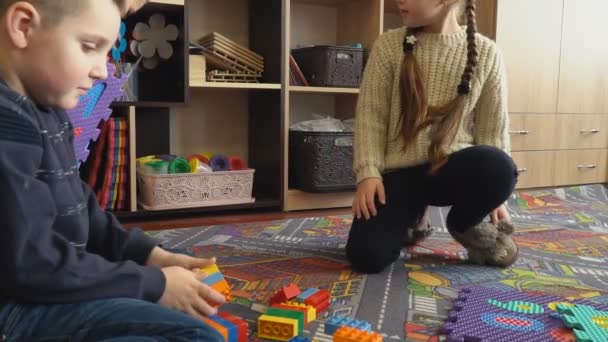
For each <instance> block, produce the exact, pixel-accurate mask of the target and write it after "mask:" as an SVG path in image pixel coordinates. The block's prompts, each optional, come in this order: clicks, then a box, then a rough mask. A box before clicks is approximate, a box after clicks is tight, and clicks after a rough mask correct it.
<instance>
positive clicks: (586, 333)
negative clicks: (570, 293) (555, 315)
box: [557, 304, 608, 342]
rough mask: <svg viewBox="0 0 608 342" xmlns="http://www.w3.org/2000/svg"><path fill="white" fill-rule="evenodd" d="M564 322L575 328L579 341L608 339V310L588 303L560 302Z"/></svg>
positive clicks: (560, 311) (589, 341)
mask: <svg viewBox="0 0 608 342" xmlns="http://www.w3.org/2000/svg"><path fill="white" fill-rule="evenodd" d="M557 311H558V312H559V313H560V315H561V316H562V320H563V321H564V324H565V325H566V326H568V327H569V328H572V329H574V336H576V341H577V342H594V341H608V311H600V310H597V309H596V308H594V307H592V306H588V305H580V304H579V305H564V304H558V305H557Z"/></svg>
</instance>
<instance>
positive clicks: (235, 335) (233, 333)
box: [209, 315, 239, 342]
mask: <svg viewBox="0 0 608 342" xmlns="http://www.w3.org/2000/svg"><path fill="white" fill-rule="evenodd" d="M209 319H211V320H212V321H214V322H216V323H219V324H221V325H222V326H223V327H225V328H226V329H228V341H226V342H238V341H239V328H238V327H237V326H236V325H234V323H232V322H229V321H227V320H225V319H223V318H222V317H220V316H217V315H215V316H211V317H209Z"/></svg>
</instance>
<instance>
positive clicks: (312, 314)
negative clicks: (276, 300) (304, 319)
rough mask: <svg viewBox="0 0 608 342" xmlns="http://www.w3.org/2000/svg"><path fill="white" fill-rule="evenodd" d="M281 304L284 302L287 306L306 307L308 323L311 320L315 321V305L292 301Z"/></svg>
mask: <svg viewBox="0 0 608 342" xmlns="http://www.w3.org/2000/svg"><path fill="white" fill-rule="evenodd" d="M283 304H285V305H287V306H293V307H296V308H306V309H308V313H307V315H308V322H309V323H310V322H313V321H315V320H316V319H317V309H315V307H314V306H312V305H307V304H301V303H298V302H294V301H290V302H285V303H283Z"/></svg>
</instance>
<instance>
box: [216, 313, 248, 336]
mask: <svg viewBox="0 0 608 342" xmlns="http://www.w3.org/2000/svg"><path fill="white" fill-rule="evenodd" d="M217 315H218V316H220V317H221V318H223V319H225V320H227V321H228V322H230V323H232V324H234V325H236V328H237V331H238V334H239V335H238V341H239V342H247V337H248V336H249V324H248V323H247V322H245V321H244V320H242V319H240V318H239V317H237V316H234V315H231V314H229V313H227V312H220V313H218V314H217Z"/></svg>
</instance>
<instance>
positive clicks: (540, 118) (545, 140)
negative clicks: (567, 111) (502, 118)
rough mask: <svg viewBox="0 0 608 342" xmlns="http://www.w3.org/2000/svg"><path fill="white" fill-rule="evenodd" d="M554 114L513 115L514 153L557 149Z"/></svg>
mask: <svg viewBox="0 0 608 342" xmlns="http://www.w3.org/2000/svg"><path fill="white" fill-rule="evenodd" d="M555 120H556V117H555V115H554V114H511V115H510V116H509V121H510V128H509V135H510V137H511V150H512V151H538V150H551V149H554V148H555V127H556V126H555Z"/></svg>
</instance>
